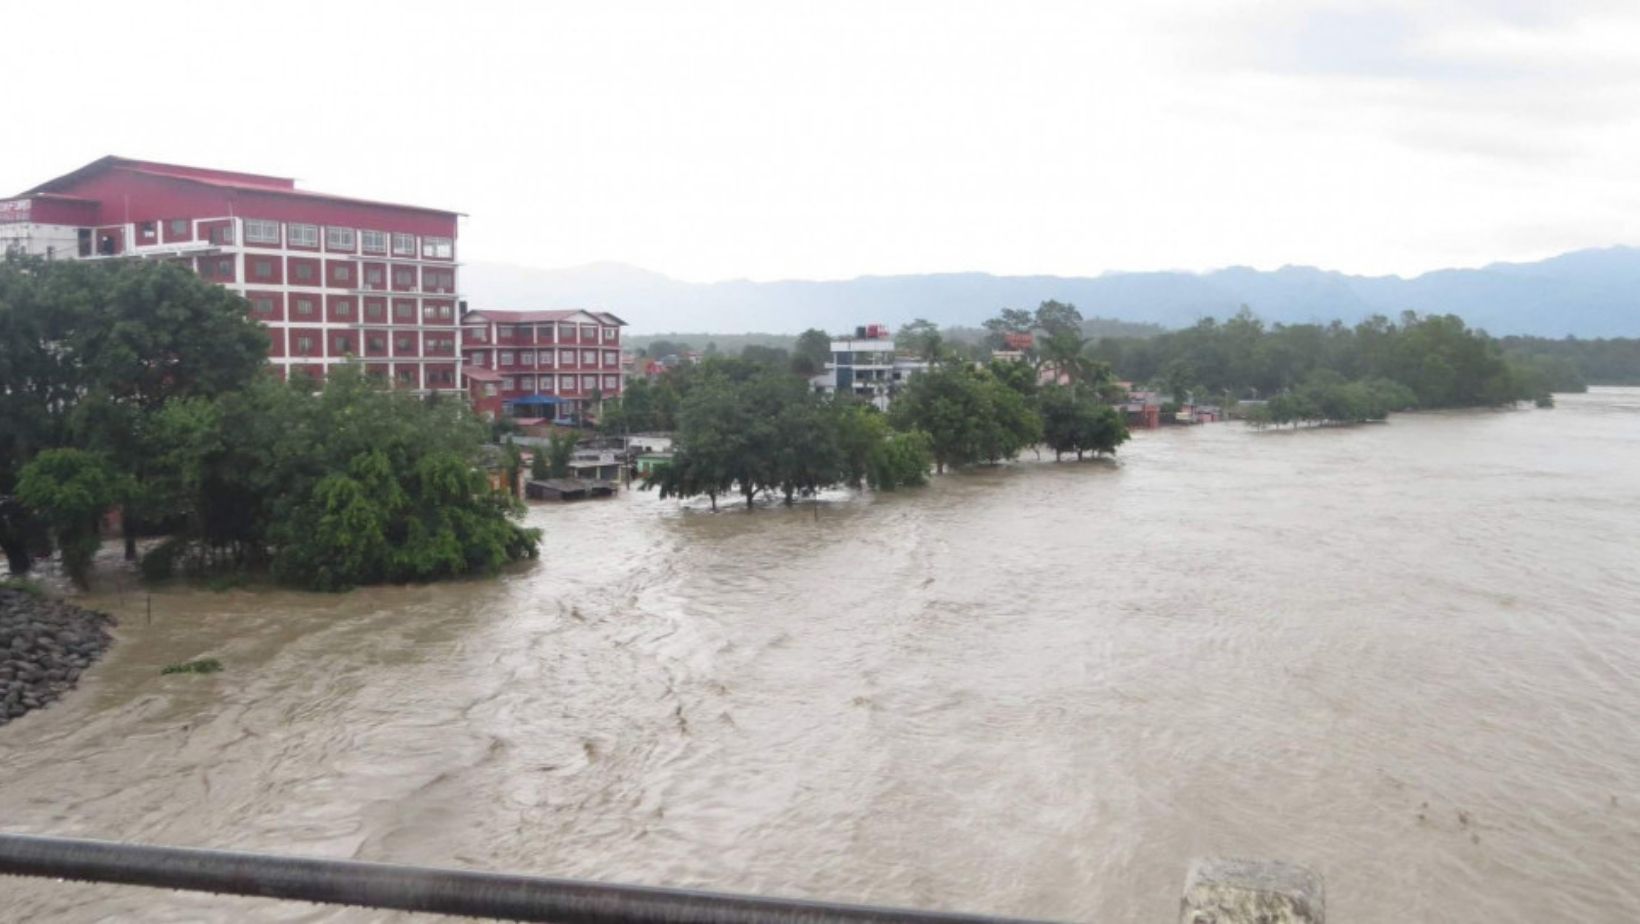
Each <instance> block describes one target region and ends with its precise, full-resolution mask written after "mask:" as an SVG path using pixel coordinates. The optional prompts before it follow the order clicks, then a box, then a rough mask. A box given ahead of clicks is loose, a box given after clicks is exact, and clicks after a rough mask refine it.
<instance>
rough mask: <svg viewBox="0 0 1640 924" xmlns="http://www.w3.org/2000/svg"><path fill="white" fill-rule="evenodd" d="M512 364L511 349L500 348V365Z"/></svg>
mask: <svg viewBox="0 0 1640 924" xmlns="http://www.w3.org/2000/svg"><path fill="white" fill-rule="evenodd" d="M512 364H513V352H512V350H502V351H501V365H503V366H510V365H512Z"/></svg>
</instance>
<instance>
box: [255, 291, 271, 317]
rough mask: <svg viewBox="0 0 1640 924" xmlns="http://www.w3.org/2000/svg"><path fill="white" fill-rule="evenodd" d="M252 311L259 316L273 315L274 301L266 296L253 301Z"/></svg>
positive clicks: (260, 296)
mask: <svg viewBox="0 0 1640 924" xmlns="http://www.w3.org/2000/svg"><path fill="white" fill-rule="evenodd" d="M251 310H252V311H254V312H256V313H257V314H273V299H271V298H268V297H267V296H266V295H259V296H257V297H256V298H253V299H251Z"/></svg>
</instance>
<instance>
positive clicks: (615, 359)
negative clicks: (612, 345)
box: [604, 350, 620, 369]
mask: <svg viewBox="0 0 1640 924" xmlns="http://www.w3.org/2000/svg"><path fill="white" fill-rule="evenodd" d="M619 363H620V358H619V356H618V354H616V352H615V351H614V350H605V351H604V368H605V369H613V368H615V367H616V365H618V364H619Z"/></svg>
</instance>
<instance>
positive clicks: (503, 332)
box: [495, 324, 513, 340]
mask: <svg viewBox="0 0 1640 924" xmlns="http://www.w3.org/2000/svg"><path fill="white" fill-rule="evenodd" d="M512 337H513V327H512V325H511V324H501V325H498V326H497V327H496V329H495V339H497V340H511V339H512Z"/></svg>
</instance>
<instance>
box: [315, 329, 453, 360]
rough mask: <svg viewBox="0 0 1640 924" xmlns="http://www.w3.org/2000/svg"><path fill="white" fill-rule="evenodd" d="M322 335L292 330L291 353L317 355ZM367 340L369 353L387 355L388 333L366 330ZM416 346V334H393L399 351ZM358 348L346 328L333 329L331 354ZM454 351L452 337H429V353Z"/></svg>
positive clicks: (402, 351)
mask: <svg viewBox="0 0 1640 924" xmlns="http://www.w3.org/2000/svg"><path fill="white" fill-rule="evenodd" d="M319 337H320V335H319V334H316V333H311V332H306V331H303V332H298V333H294V334H292V335H291V338H290V352H291V355H292V356H312V355H316V354H315V353H314V352H313V351H314V345H315V344H317V343H319ZM364 343H365V351H366V352H367V353H370V354H371V355H374V356H385V355H386V354H387V335H386V334H385V333H371V334H366V335H365V338H364ZM415 348H416V338H415V336H414V335H412V334H397V335H395V336H394V337H393V349H394V350H396V351H398V352H399V353H400V354H411V353H413V351H414V350H415ZM357 350H358V346H357V344H356V342H355V340H354V339H353V334H351V333H348V332H343V331H338V332H334V333H332V334H331V340H330V355H332V356H344V355H350V354H352V353H354V352H356V351H357ZM455 351H456V342H455V340H454V339H453V338H444V337H428V338H427V350H426V352H427V354H429V355H430V354H434V353H443V354H446V355H454V354H455Z"/></svg>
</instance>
